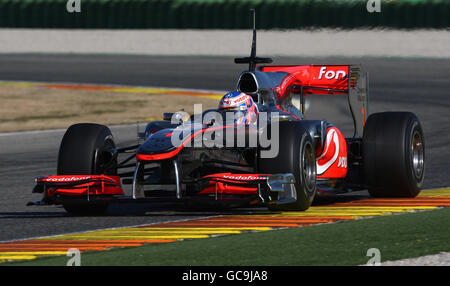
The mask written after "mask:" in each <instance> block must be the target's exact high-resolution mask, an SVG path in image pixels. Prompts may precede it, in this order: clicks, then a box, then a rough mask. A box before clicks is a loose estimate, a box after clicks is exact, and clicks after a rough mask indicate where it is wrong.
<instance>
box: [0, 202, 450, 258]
mask: <svg viewBox="0 0 450 286" xmlns="http://www.w3.org/2000/svg"><path fill="white" fill-rule="evenodd" d="M449 221H450V208H445V209H440V210H435V211H426V212H418V213H411V214H399V215H391V216H386V217H375V218H371V219H362V220H356V221H346V222H338V223H334V224H322V225H314V226H311V227H304V228H293V229H283V230H276V231H267V232H259V233H245V234H240V235H228V236H222V237H215V238H208V239H197V240H188V241H180V242H175V243H169V244H163V245H146V246H142V247H136V248H122V249H112V250H110V251H104V252H90V253H88V252H86V253H83V254H82V255H81V265H84V266H89V265H129V266H131V265H178V266H180V265H189V266H192V265H202V266H212V265H232V266H238V265H243V266H258V265H360V264H365V263H367V261H368V260H369V259H370V257H367V256H366V254H367V250H368V249H369V248H378V249H379V250H380V252H381V261H382V262H383V261H388V260H398V259H403V258H411V257H419V256H423V255H427V254H436V253H439V252H441V251H450V239H449V238H450V227H449ZM68 259H69V258H68V257H65V256H59V257H44V258H39V259H36V260H31V261H26V262H11V263H4V264H1V265H17V266H19V265H22V266H25V265H28V266H31V265H34V266H41V265H49V266H50V265H54V266H64V265H65V264H66V262H67V260H68Z"/></svg>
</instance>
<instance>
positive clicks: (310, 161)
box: [258, 121, 317, 211]
mask: <svg viewBox="0 0 450 286" xmlns="http://www.w3.org/2000/svg"><path fill="white" fill-rule="evenodd" d="M279 128H280V129H279V136H280V138H279V139H280V140H279V150H278V155H277V156H276V157H274V158H260V159H259V161H258V168H259V173H268V174H277V173H292V174H294V177H295V188H296V192H297V201H296V202H295V203H289V204H283V205H276V204H268V207H269V209H271V210H281V211H304V210H307V209H308V208H309V207H310V206H311V203H312V202H313V200H314V197H315V195H316V177H317V174H316V151H315V146H314V141H313V138H311V135H310V133H309V125H308V124H306V123H304V122H298V121H281V122H279Z"/></svg>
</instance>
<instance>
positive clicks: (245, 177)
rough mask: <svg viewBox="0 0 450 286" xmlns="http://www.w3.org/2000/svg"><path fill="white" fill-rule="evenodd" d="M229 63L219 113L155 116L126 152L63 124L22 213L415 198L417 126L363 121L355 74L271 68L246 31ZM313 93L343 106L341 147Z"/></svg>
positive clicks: (83, 128) (362, 84) (363, 79)
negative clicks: (233, 71) (311, 108)
mask: <svg viewBox="0 0 450 286" xmlns="http://www.w3.org/2000/svg"><path fill="white" fill-rule="evenodd" d="M235 62H236V63H245V64H248V65H249V68H248V70H246V71H244V72H242V73H241V74H240V76H239V78H238V82H237V86H236V91H234V92H232V93H230V94H229V95H227V96H225V97H224V98H223V99H222V101H221V103H220V108H218V109H210V110H206V111H203V112H201V113H195V114H193V115H189V114H187V113H185V112H183V111H178V112H175V113H173V114H164V117H163V118H164V120H162V121H152V122H149V123H148V124H147V125H146V128H145V132H138V136H139V138H140V139H141V140H140V141H139V143H138V144H135V145H133V146H126V147H120V148H119V147H117V146H116V143H115V141H114V138H113V135H112V133H111V131H110V129H109V128H108V127H106V126H104V125H100V124H93V123H82V124H75V125H72V126H70V127H69V128H68V130H67V131H66V133H65V135H64V137H63V139H62V142H61V145H60V149H59V155H58V163H57V164H58V165H57V175H55V176H44V177H38V178H36V186H35V188H34V190H33V192H36V193H42V194H43V198H42V200H41V201H38V202H33V203H30V205H42V204H60V205H63V207H64V208H65V209H66V210H67V211H68V212H70V213H73V214H91V213H101V212H104V211H105V210H106V208H107V206H108V205H109V204H110V203H111V202H120V201H130V200H131V201H142V202H148V201H152V202H180V203H183V204H194V205H195V204H199V205H200V204H203V203H207V204H213V205H217V206H219V205H220V206H227V207H237V206H251V205H259V206H260V205H265V206H267V207H268V208H269V209H270V210H285V211H289V210H295V211H303V210H306V209H308V208H309V207H310V205H311V203H312V202H313V200H314V199H315V197H317V196H319V195H320V194H322V193H328V192H333V193H342V192H349V191H359V190H368V191H369V193H370V195H372V196H374V197H414V196H416V195H417V194H418V193H419V192H420V190H421V187H422V184H423V180H424V171H425V170H424V169H425V168H424V162H425V145H424V136H423V132H422V128H421V125H420V122H419V120H418V118H417V117H416V116H415V115H414V114H413V113H410V112H382V113H374V114H370V115H369V106H368V81H367V75H366V73H365V72H364V71H363V69H362V67H361V66H359V65H291V66H276V65H265V64H270V63H271V62H272V60H271V59H270V58H260V57H257V56H256V31H255V29H254V30H253V44H252V50H251V55H250V57H246V58H237V59H235ZM319 94H329V95H332V96H335V97H340V98H342V100H343V101H347V102H348V105H349V110H350V113H351V116H352V119H353V125H354V134H353V136H350V137H349V138H345V137H344V135H343V134H342V132H341V131H340V130H339V129H338V128H337V127H335V126H334V125H333V124H332V122H328V121H326V120H313V119H310V118H308V119H306V118H305V116H304V114H305V108H306V107H305V98H307V97H314V96H316V95H319ZM236 112H238V113H240V115H241V116H240V117H236V116H235V114H236ZM225 113H228V114H229V113H231V115H232V116H231V117H229V116H228V114H225ZM227 116H228V117H227ZM242 118H244V120H241V119H242ZM237 119H239V120H237ZM119 158H121V159H119Z"/></svg>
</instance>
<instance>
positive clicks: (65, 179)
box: [44, 176, 91, 182]
mask: <svg viewBox="0 0 450 286" xmlns="http://www.w3.org/2000/svg"><path fill="white" fill-rule="evenodd" d="M90 178H91V177H90V176H88V177H50V178H47V179H45V180H44V181H47V182H76V181H84V180H88V179H90Z"/></svg>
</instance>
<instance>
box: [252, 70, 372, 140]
mask: <svg viewBox="0 0 450 286" xmlns="http://www.w3.org/2000/svg"><path fill="white" fill-rule="evenodd" d="M259 71H260V72H263V73H266V74H268V75H270V74H271V75H273V78H280V77H279V75H280V74H284V76H282V77H281V78H282V80H281V81H279V82H278V83H277V84H276V87H275V88H274V91H275V93H276V97H277V102H278V103H280V102H282V101H283V100H284V99H285V98H286V97H287V94H288V93H289V91H290V90H292V88H294V89H297V90H299V92H300V100H301V104H304V96H305V95H308V94H335V95H344V94H347V95H348V104H349V108H350V111H351V114H352V118H353V123H354V127H355V134H354V137H355V138H361V137H362V136H363V131H364V125H365V123H366V120H367V117H368V114H369V96H368V75H367V73H366V72H365V71H363V69H362V67H361V65H301V66H299V65H297V66H263V67H260V68H259ZM276 75H278V76H276Z"/></svg>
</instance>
